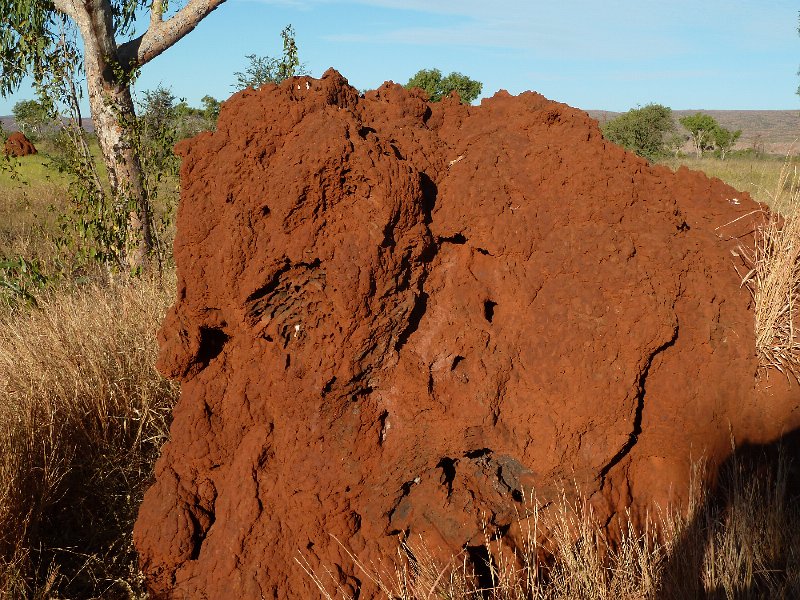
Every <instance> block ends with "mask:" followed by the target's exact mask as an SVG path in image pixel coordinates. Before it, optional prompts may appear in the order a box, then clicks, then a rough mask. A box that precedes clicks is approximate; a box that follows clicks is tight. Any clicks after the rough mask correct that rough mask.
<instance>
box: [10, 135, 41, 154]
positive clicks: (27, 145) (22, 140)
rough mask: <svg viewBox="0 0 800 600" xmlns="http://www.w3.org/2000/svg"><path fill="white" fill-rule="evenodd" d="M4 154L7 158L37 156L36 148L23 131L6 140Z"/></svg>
mask: <svg viewBox="0 0 800 600" xmlns="http://www.w3.org/2000/svg"><path fill="white" fill-rule="evenodd" d="M4 153H5V154H6V156H28V155H30V154H36V147H35V146H34V145H33V142H31V141H30V140H29V139H28V138H27V137H25V134H24V133H22V132H21V131H15V132H14V133H12V134H11V135H9V136H8V139H7V140H6V143H5V147H4Z"/></svg>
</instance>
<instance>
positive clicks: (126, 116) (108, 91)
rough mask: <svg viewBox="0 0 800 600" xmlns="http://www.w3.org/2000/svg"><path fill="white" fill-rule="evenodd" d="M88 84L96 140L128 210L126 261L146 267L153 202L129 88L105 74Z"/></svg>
mask: <svg viewBox="0 0 800 600" xmlns="http://www.w3.org/2000/svg"><path fill="white" fill-rule="evenodd" d="M88 75H89V73H88V69H87V87H88V89H89V103H90V106H91V108H92V118H93V120H94V124H95V132H96V133H97V141H98V142H99V144H100V150H101V152H102V154H103V161H104V162H105V165H106V169H107V170H108V179H109V183H110V184H111V193H112V197H113V199H114V205H115V207H116V210H117V211H118V212H120V211H126V212H127V214H128V219H127V236H126V237H127V240H128V248H127V255H126V258H127V262H128V266H129V267H130V268H132V269H139V268H144V267H145V266H146V264H147V260H148V257H149V255H150V253H151V251H152V249H153V238H152V231H151V215H150V203H149V199H148V197H147V192H146V189H145V187H144V177H143V174H142V167H141V163H140V162H139V156H138V154H137V152H136V147H135V144H134V140H133V139H132V138H133V135H132V133H131V130H130V126H128V127H126V126H125V124H126V123H127V124H132V123H133V122H134V119H135V118H136V115H135V112H134V107H133V100H132V98H131V94H130V90H129V89H128V88H127V87H126V86H119V85H115V84H114V82H108V81H105V80H104V79H103V78H102V77H96V78H90V77H89V76H88Z"/></svg>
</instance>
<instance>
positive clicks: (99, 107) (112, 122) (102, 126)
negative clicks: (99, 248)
mask: <svg viewBox="0 0 800 600" xmlns="http://www.w3.org/2000/svg"><path fill="white" fill-rule="evenodd" d="M224 1H225V0H188V2H187V3H186V5H185V6H184V7H183V8H182V9H181V10H179V11H178V12H177V13H175V14H174V15H173V16H172V17H171V18H169V19H167V20H166V21H165V20H163V18H162V17H163V6H164V4H163V0H151V6H150V27H149V28H148V30H147V31H146V32H145V33H144V34H142V35H141V36H139V37H138V38H135V39H133V40H130V41H128V42H126V43H124V44H122V45H121V46H117V42H116V39H115V38H114V34H115V30H114V14H113V13H114V8H113V7H112V5H111V2H110V0H53V4H54V6H55V8H56V10H58V11H59V12H61V13H63V14H65V15H67V16H68V17H70V18H71V19H72V20H73V21H75V24H76V25H77V27H78V30H79V31H80V33H81V37H82V38H83V44H84V53H83V54H84V56H83V59H84V68H85V70H86V85H87V87H88V89H89V105H90V107H91V110H92V120H93V121H94V128H95V132H96V133H97V139H98V141H99V143H100V150H101V152H102V154H103V161H104V162H105V165H106V169H107V170H108V179H109V183H110V184H111V193H112V195H113V198H114V202H115V206H116V208H117V209H118V210H125V211H127V213H128V214H127V238H128V242H129V245H130V242H134V243H135V247H134V248H133V250H132V251H129V252H128V254H127V257H126V258H127V262H128V265H129V266H130V267H131V268H133V269H139V268H144V267H145V266H146V265H147V261H148V256H149V255H150V253H151V251H152V249H153V234H152V230H151V215H150V203H149V199H148V197H147V192H146V189H145V186H144V178H143V175H142V166H141V163H140V161H139V155H138V148H137V144H136V143H135V136H136V130H135V127H134V126H135V118H136V115H135V111H134V106H133V100H132V98H131V92H130V84H129V82H128V78H129V77H130V75H131V73H132V72H133V71H134V69H135V68H136V67H139V66H141V65H143V64H145V63H146V62H148V61H150V60H151V59H153V58H154V57H156V56H158V55H159V54H161V53H162V52H163V51H164V50H166V49H167V48H169V47H170V46H172V44H174V43H175V42H177V41H178V40H179V39H181V38H182V37H183V36H185V35H186V34H187V33H189V32H190V31H192V30H193V29H194V28H195V27H196V26H197V24H198V23H199V22H200V21H201V20H202V19H204V18H205V17H206V16H208V14H209V13H211V11H213V10H214V9H215V8H216V7H217V6H219V5H220V4H222V2H224ZM129 207H130V209H129Z"/></svg>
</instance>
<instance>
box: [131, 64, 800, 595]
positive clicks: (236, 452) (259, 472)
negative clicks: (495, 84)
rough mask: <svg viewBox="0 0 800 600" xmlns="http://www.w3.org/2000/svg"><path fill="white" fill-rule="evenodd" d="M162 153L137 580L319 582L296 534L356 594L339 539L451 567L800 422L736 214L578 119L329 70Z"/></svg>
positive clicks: (698, 178)
mask: <svg viewBox="0 0 800 600" xmlns="http://www.w3.org/2000/svg"><path fill="white" fill-rule="evenodd" d="M179 153H180V154H181V155H182V156H183V166H182V171H181V177H182V185H183V191H182V201H181V205H180V209H179V215H178V235H177V239H176V242H175V256H176V261H177V264H178V275H179V284H178V298H177V300H176V303H175V305H174V306H173V308H172V310H171V311H170V313H169V316H168V317H167V319H166V321H165V323H164V326H163V329H162V333H161V357H160V360H159V368H160V369H161V371H162V372H163V373H165V374H166V375H168V376H170V377H173V378H177V379H179V380H180V381H181V382H182V395H181V400H180V402H179V403H178V405H177V406H176V408H175V411H174V423H173V426H172V430H171V441H170V442H169V443H168V444H167V445H166V446H165V448H164V452H163V456H162V457H161V459H160V460H159V462H158V465H157V469H156V471H157V473H156V482H155V484H154V485H153V487H152V488H151V489H150V490H149V491H148V493H147V495H146V498H145V501H144V503H143V505H142V507H141V511H140V514H139V520H138V522H137V524H136V530H135V540H136V545H137V548H138V551H139V553H140V557H141V565H142V568H143V570H144V572H145V574H146V576H147V577H148V581H149V584H150V586H151V588H152V590H153V592H154V594H156V596H157V597H165V598H248V599H249V598H253V599H257V598H262V597H263V598H313V597H317V596H318V593H317V591H316V588H315V587H314V584H313V583H312V581H311V579H310V577H308V576H307V575H306V574H305V573H304V572H303V570H302V569H301V568H300V567H299V565H298V564H297V563H296V561H295V557H297V556H298V553H299V552H300V553H302V554H303V555H304V556H305V557H306V558H307V560H308V561H309V563H310V565H311V567H312V568H314V569H317V570H318V571H319V572H320V573H322V572H324V568H325V567H328V568H330V569H331V570H332V571H333V572H334V573H335V574H336V576H337V577H338V578H339V581H340V582H341V585H342V587H343V588H344V589H349V590H351V591H354V590H356V589H359V590H360V594H361V595H360V598H361V599H362V600H363V599H364V598H372V597H374V594H375V592H376V590H375V589H374V586H373V585H372V583H371V582H370V581H369V580H368V579H367V578H366V577H365V576H364V575H363V573H361V572H360V571H359V570H358V569H357V568H356V567H355V566H354V565H353V561H352V560H351V558H350V557H349V556H348V552H352V554H353V555H354V556H357V557H358V558H359V559H360V560H361V561H363V562H364V564H370V562H371V561H375V562H383V563H386V562H387V561H390V560H391V558H392V557H393V556H395V551H396V548H397V541H398V540H397V536H398V534H399V535H405V536H412V538H415V537H416V536H417V535H418V534H422V535H423V536H425V537H426V539H427V540H428V543H429V545H430V547H431V548H432V549H433V550H434V552H439V553H441V555H442V556H448V558H449V554H450V553H453V552H458V551H459V550H461V549H462V548H464V547H465V546H471V545H477V544H480V543H482V540H483V532H482V530H481V524H482V523H483V522H485V521H486V520H487V519H488V523H489V527H490V529H491V532H492V533H494V532H496V533H497V534H498V535H500V534H502V533H503V532H506V533H505V535H504V536H503V540H504V541H505V542H507V543H509V544H514V542H515V535H514V531H515V527H513V526H512V527H511V528H510V529H508V528H509V526H510V525H513V523H514V522H515V521H516V519H517V518H518V515H523V516H524V515H525V514H526V510H528V509H530V507H531V503H530V502H528V501H527V500H526V499H525V498H523V496H525V497H528V496H529V493H530V492H531V490H534V491H535V494H536V498H537V501H538V502H539V503H542V504H544V503H546V502H547V501H549V500H555V499H557V496H558V495H559V493H560V491H559V490H560V485H561V484H566V485H567V486H568V487H569V488H570V489H574V485H575V484H577V488H578V489H580V491H581V492H582V493H583V494H585V495H586V496H587V497H589V498H590V501H591V502H592V503H593V505H594V506H595V510H596V511H597V514H598V515H599V516H600V517H613V515H614V514H616V513H617V512H618V511H620V510H621V509H623V508H626V507H629V506H633V507H646V506H650V505H651V503H653V502H657V503H660V504H662V505H663V504H665V503H667V502H670V501H680V500H681V499H682V498H684V497H685V495H686V492H687V481H688V476H689V472H690V463H691V461H692V460H693V459H694V460H696V459H698V458H699V457H701V456H703V455H704V456H705V457H706V458H707V459H708V460H709V461H710V464H711V465H712V473H713V466H714V465H716V464H718V463H719V462H720V461H721V460H723V459H724V458H725V457H726V456H727V455H728V454H729V452H730V435H731V433H733V435H734V436H735V437H736V439H737V441H739V442H744V441H752V442H761V441H771V440H773V439H775V438H777V437H778V436H780V435H781V433H783V432H784V430H787V431H788V429H790V428H791V427H794V426H796V425H797V423H798V412H797V410H796V409H795V405H796V404H797V402H796V401H793V400H792V397H791V396H792V394H793V392H791V391H787V388H786V386H785V385H784V384H783V383H782V380H781V379H780V378H779V377H773V378H772V379H774V380H775V382H774V383H775V386H774V387H773V388H771V390H772V391H771V392H770V393H772V394H774V395H775V397H774V398H771V399H769V400H768V399H766V397H765V394H766V392H763V391H761V389H760V388H759V386H758V385H757V383H756V376H757V370H758V364H757V360H756V357H755V354H754V341H753V313H752V309H751V307H750V297H749V295H748V293H747V291H745V290H744V289H742V287H741V286H740V280H739V277H738V276H737V274H736V272H735V271H734V264H733V262H734V260H736V258H735V256H734V255H732V253H731V250H732V249H734V248H735V247H736V246H737V245H738V244H739V243H740V242H741V241H742V240H744V241H745V242H746V241H747V240H748V239H749V238H748V234H749V233H750V232H751V230H752V225H753V223H752V221H753V218H754V217H753V216H752V215H751V216H747V215H749V214H750V213H751V212H752V211H754V210H755V209H757V208H758V207H757V205H756V204H755V203H754V202H752V201H751V199H750V198H749V197H748V196H747V195H746V194H743V193H741V192H738V191H736V190H734V189H732V188H730V187H728V186H726V185H725V184H723V183H722V182H720V181H719V180H716V179H708V178H707V177H705V176H704V175H702V174H699V173H694V172H690V171H688V170H686V169H682V170H680V171H678V172H677V173H672V172H670V171H669V170H668V169H666V168H663V167H654V166H651V165H649V164H648V163H647V162H645V161H644V160H642V159H640V158H638V157H636V156H634V155H632V154H628V153H626V152H624V151H623V150H621V149H620V148H618V147H616V146H613V145H611V144H610V143H608V142H606V141H605V140H604V139H603V138H602V135H601V134H600V131H599V129H598V127H597V123H596V122H595V121H594V120H592V119H590V118H589V117H588V116H587V115H586V114H585V113H583V112H581V111H578V110H575V109H572V108H570V107H568V106H565V105H563V104H558V103H555V102H551V101H549V100H547V99H545V98H544V97H542V96H540V95H539V94H536V93H530V92H529V93H525V94H522V95H520V96H518V97H512V96H510V95H508V94H507V93H504V92H500V93H498V94H496V95H495V96H494V97H493V98H491V99H488V100H484V101H483V103H482V104H481V106H479V107H472V106H464V105H461V104H459V103H457V102H456V101H455V100H446V101H444V102H442V103H439V104H428V103H427V102H426V101H425V100H424V99H423V98H422V97H420V95H418V94H417V93H415V92H408V91H406V90H404V89H403V88H402V87H400V86H398V85H394V84H385V85H384V86H383V87H381V88H380V89H378V90H376V91H373V92H368V93H367V94H366V95H365V96H364V97H360V96H359V94H358V92H357V91H356V90H355V89H353V88H352V87H350V86H349V85H347V82H346V81H345V80H344V79H343V78H342V77H341V76H340V75H339V74H338V73H337V72H335V71H328V72H327V73H326V74H325V76H324V77H323V78H322V79H320V80H315V79H311V78H306V77H304V78H295V79H293V80H290V81H287V82H285V83H283V84H282V85H281V86H265V87H263V88H261V89H260V90H258V91H253V90H247V91H244V92H240V93H239V94H237V95H235V96H234V97H233V98H231V99H230V100H229V101H228V102H226V103H225V105H224V108H223V110H222V115H221V117H220V120H219V125H218V129H217V131H216V132H215V133H206V134H202V135H200V136H198V137H197V138H195V139H193V140H191V141H189V142H185V143H183V144H181V145H180V146H179ZM734 199H738V201H734ZM740 217H742V218H740ZM737 219H739V220H737ZM741 236H743V237H741ZM794 398H795V400H796V398H797V396H796V394H794ZM765 409H766V410H765ZM507 530H508V531H507ZM333 536H335V538H336V539H337V540H339V541H340V542H341V544H342V545H340V544H339V543H338V542H337V541H336V540H335V539H334V537H333ZM345 548H346V549H347V551H346V550H345Z"/></svg>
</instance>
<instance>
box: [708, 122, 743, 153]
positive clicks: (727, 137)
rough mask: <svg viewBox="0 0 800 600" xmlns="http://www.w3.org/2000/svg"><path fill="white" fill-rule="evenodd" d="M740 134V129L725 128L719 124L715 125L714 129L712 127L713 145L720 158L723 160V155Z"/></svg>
mask: <svg viewBox="0 0 800 600" xmlns="http://www.w3.org/2000/svg"><path fill="white" fill-rule="evenodd" d="M741 135H742V130H741V129H737V130H736V131H731V130H730V129H725V128H724V127H722V126H721V125H717V127H716V129H714V145H715V146H716V148H717V151H718V152H719V154H720V158H721V159H722V160H725V155H726V154H727V153H728V151H730V149H731V148H733V146H734V144H736V142H737V140H738V139H739V138H740V137H741Z"/></svg>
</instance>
